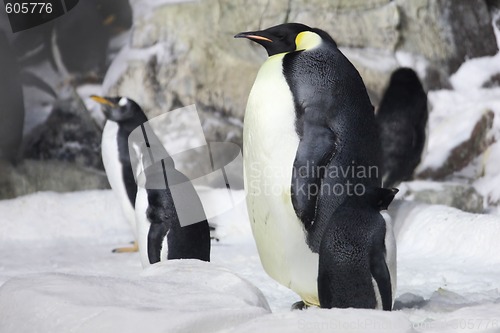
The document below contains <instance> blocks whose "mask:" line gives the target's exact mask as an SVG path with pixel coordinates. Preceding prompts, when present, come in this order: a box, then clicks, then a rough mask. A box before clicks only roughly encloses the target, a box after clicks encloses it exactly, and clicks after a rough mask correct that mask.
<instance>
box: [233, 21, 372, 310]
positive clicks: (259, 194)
mask: <svg viewBox="0 0 500 333" xmlns="http://www.w3.org/2000/svg"><path fill="white" fill-rule="evenodd" d="M235 37H236V38H247V39H250V40H251V41H253V42H256V43H258V44H260V45H261V46H263V47H264V48H265V49H266V51H267V53H268V56H269V58H268V59H267V60H266V61H265V62H264V64H263V65H262V67H261V68H260V70H259V72H258V74H257V77H256V79H255V82H254V85H253V87H252V90H251V92H250V95H249V97H248V102H247V108H246V112H245V118H244V129H243V154H244V180H245V189H246V191H247V207H248V213H249V218H250V223H251V226H252V231H253V235H254V238H255V241H256V244H257V249H258V252H259V256H260V259H261V262H262V265H263V267H264V269H265V270H266V272H267V273H268V274H269V275H270V276H271V277H272V278H274V279H275V280H276V281H278V282H279V283H281V284H282V285H284V286H286V287H288V288H290V289H292V290H293V291H295V292H296V293H297V294H298V295H299V296H300V297H301V299H302V301H303V303H304V304H305V305H307V306H309V305H315V306H319V305H320V301H319V297H318V283H317V281H318V269H319V268H318V265H319V258H320V257H321V256H322V255H329V254H322V253H321V248H320V245H321V241H322V238H323V234H324V233H325V230H326V229H327V227H328V226H329V223H330V220H331V216H332V214H333V213H334V212H335V210H336V209H337V207H339V205H340V204H341V203H342V202H343V201H344V200H345V198H346V196H348V195H355V194H356V193H357V192H361V191H362V190H363V189H364V188H365V187H366V186H370V187H380V185H381V184H380V178H379V174H378V173H379V171H378V170H379V168H380V164H381V148H380V139H379V135H378V131H377V126H376V123H375V116H374V112H373V106H372V105H371V103H370V99H369V97H368V93H367V91H366V88H365V85H364V83H363V80H362V79H361V76H360V75H359V73H358V71H357V70H356V69H355V68H354V66H353V65H352V64H351V63H350V62H349V60H348V59H347V58H346V57H345V56H344V55H343V54H342V53H341V52H340V50H339V49H338V48H337V45H336V43H335V41H334V40H333V39H332V38H331V37H330V36H329V35H328V34H327V33H326V32H325V31H323V30H320V29H317V28H310V27H308V26H306V25H303V24H298V23H287V24H282V25H278V26H275V27H271V28H268V29H265V30H261V31H252V32H243V33H239V34H237V35H236V36H235Z"/></svg>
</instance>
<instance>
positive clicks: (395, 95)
mask: <svg viewBox="0 0 500 333" xmlns="http://www.w3.org/2000/svg"><path fill="white" fill-rule="evenodd" d="M428 117H429V115H428V110H427V94H426V93H425V91H424V89H423V87H422V84H421V83H420V80H419V79H418V76H417V74H416V73H415V72H414V71H413V70H412V69H411V68H399V69H397V70H396V71H395V72H394V73H393V74H392V76H391V80H390V82H389V85H388V87H387V89H386V91H385V93H384V96H383V98H382V101H381V102H380V106H379V110H378V112H377V115H376V120H377V124H378V127H379V132H380V138H381V142H382V156H383V159H382V161H383V168H382V170H383V180H382V182H383V185H384V187H393V186H397V185H399V183H401V182H402V181H406V180H410V179H412V177H413V173H414V171H415V168H416V167H417V166H418V164H419V163H420V159H421V157H422V152H423V151H424V147H425V140H426V127H427V119H428Z"/></svg>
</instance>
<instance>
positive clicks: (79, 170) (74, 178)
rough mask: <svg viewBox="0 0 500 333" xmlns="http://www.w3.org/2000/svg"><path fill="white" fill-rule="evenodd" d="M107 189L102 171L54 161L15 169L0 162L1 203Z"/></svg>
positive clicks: (25, 164) (25, 162)
mask: <svg viewBox="0 0 500 333" xmlns="http://www.w3.org/2000/svg"><path fill="white" fill-rule="evenodd" d="M107 188H109V183H108V178H107V177H106V174H105V173H104V171H99V170H95V169H91V168H85V167H82V166H80V165H76V164H74V163H70V162H61V161H57V160H48V161H38V160H24V161H23V162H22V163H20V164H19V165H17V166H16V167H14V166H12V164H10V163H9V162H5V161H0V199H10V198H15V197H17V196H20V195H25V194H29V193H33V192H37V191H55V192H70V191H79V190H91V189H107Z"/></svg>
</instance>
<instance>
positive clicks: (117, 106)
mask: <svg viewBox="0 0 500 333" xmlns="http://www.w3.org/2000/svg"><path fill="white" fill-rule="evenodd" d="M90 98H92V99H93V100H94V101H96V102H98V103H100V104H101V105H102V106H103V112H104V115H105V116H106V118H107V119H109V120H113V121H115V122H117V123H119V122H124V121H127V120H129V119H132V118H134V117H137V116H138V115H143V114H144V112H143V111H142V109H141V107H140V106H139V105H138V104H137V103H136V102H135V101H133V100H132V99H130V98H127V97H120V96H118V97H101V96H95V95H94V96H90Z"/></svg>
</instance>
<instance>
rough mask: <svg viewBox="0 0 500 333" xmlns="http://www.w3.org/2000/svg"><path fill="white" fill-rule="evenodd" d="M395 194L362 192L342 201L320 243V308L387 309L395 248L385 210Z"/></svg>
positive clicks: (373, 190)
mask: <svg viewBox="0 0 500 333" xmlns="http://www.w3.org/2000/svg"><path fill="white" fill-rule="evenodd" d="M397 192H398V190H397V189H391V190H389V189H384V188H367V189H366V190H365V191H364V193H363V194H361V195H354V196H348V197H346V199H345V201H344V202H343V203H342V204H341V205H340V206H339V207H338V208H337V209H336V210H335V212H334V213H333V215H332V218H331V221H330V224H329V225H328V228H327V229H326V232H325V235H324V236H323V239H322V241H321V246H320V253H321V255H320V258H319V275H318V292H319V301H320V303H321V307H323V308H333V307H335V308H372V309H383V310H387V311H390V310H392V304H393V300H394V294H395V291H396V244H395V240H394V234H393V231H392V227H391V224H390V222H386V220H384V218H383V217H382V215H381V214H380V211H381V210H384V209H387V207H388V206H389V204H390V203H391V201H392V200H393V199H394V196H395V195H396V193H397Z"/></svg>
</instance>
